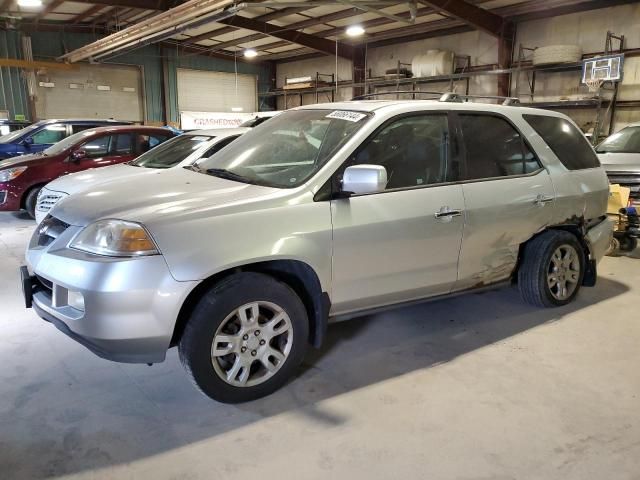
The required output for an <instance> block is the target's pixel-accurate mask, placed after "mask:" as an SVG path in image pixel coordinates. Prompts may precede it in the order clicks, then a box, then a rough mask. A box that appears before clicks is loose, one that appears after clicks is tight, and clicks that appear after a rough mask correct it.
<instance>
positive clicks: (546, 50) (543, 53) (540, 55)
mask: <svg viewBox="0 0 640 480" xmlns="http://www.w3.org/2000/svg"><path fill="white" fill-rule="evenodd" d="M581 59H582V48H580V46H578V45H549V46H547V47H538V48H536V49H535V50H534V52H533V64H534V65H550V64H554V63H576V62H579V61H580V60H581Z"/></svg>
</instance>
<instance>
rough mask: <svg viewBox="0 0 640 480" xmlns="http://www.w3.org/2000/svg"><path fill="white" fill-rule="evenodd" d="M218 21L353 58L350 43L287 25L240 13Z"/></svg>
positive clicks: (320, 50)
mask: <svg viewBox="0 0 640 480" xmlns="http://www.w3.org/2000/svg"><path fill="white" fill-rule="evenodd" d="M219 23H224V24H225V25H230V26H233V27H238V28H244V29H246V30H252V31H254V32H258V33H262V34H265V35H268V36H270V37H274V38H279V39H280V40H284V41H287V42H290V43H297V44H298V45H302V46H304V47H308V48H311V49H313V50H316V51H318V52H322V53H325V54H327V55H336V54H337V55H338V56H339V57H343V58H348V59H349V60H351V59H352V58H353V47H352V46H351V45H347V44H344V43H336V42H333V41H331V40H327V39H325V38H321V37H316V36H314V35H309V34H308V33H302V32H298V31H295V30H288V29H287V28H288V27H281V26H278V25H274V24H272V23H267V22H260V21H258V20H254V19H253V18H247V17H242V16H240V15H236V16H234V17H231V18H227V19H223V20H220V21H219Z"/></svg>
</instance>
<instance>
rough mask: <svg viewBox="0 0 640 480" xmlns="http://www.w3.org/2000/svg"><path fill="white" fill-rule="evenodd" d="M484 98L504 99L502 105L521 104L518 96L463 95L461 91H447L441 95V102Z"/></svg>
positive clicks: (460, 101)
mask: <svg viewBox="0 0 640 480" xmlns="http://www.w3.org/2000/svg"><path fill="white" fill-rule="evenodd" d="M474 98H477V99H483V100H502V105H507V106H509V105H519V104H520V99H519V98H517V97H500V96H497V95H463V94H460V93H454V92H447V93H444V94H443V95H442V96H441V97H440V101H441V102H458V103H462V102H464V101H465V100H469V99H474Z"/></svg>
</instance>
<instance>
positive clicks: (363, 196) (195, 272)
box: [22, 97, 611, 402]
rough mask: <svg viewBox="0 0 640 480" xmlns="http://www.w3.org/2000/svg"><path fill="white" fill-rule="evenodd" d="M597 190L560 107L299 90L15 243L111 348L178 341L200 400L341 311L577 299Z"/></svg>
mask: <svg viewBox="0 0 640 480" xmlns="http://www.w3.org/2000/svg"><path fill="white" fill-rule="evenodd" d="M449 98H450V97H449ZM607 195H608V183H607V177H606V174H605V172H604V170H603V169H602V168H601V167H600V164H599V163H598V159H597V157H596V155H595V153H594V150H593V149H592V147H591V146H590V145H589V144H588V142H587V141H586V139H585V138H584V136H583V135H582V133H580V131H579V130H578V128H577V127H576V126H575V124H574V123H573V122H572V121H571V120H569V119H568V118H567V117H566V116H564V115H562V114H559V113H554V112H547V111H542V110H536V109H529V108H521V107H516V106H501V105H487V104H478V103H456V102H450V101H357V102H345V103H337V104H324V105H312V106H307V107H301V108H298V109H295V110H290V111H287V112H285V113H282V114H281V115H278V116H277V117H274V118H273V119H272V120H270V121H268V122H265V123H264V124H263V125H261V126H260V127H257V128H256V129H254V130H252V131H250V132H249V133H246V134H245V135H243V136H242V137H240V139H238V140H237V141H235V142H233V143H231V144H230V145H228V146H227V147H225V148H224V149H222V150H220V151H219V152H218V153H216V154H215V155H214V156H212V157H211V158H208V159H204V160H202V161H200V162H197V163H196V164H194V165H191V166H188V167H185V168H179V169H167V170H164V171H159V172H157V173H154V174H153V175H145V176H144V177H141V176H139V175H132V176H131V177H126V178H119V179H117V181H113V182H109V183H101V184H100V185H99V188H90V187H89V188H87V189H86V191H80V192H76V193H75V194H74V195H72V196H70V197H67V198H64V199H62V200H61V201H60V202H59V203H58V204H57V205H56V206H55V207H54V208H53V210H52V211H51V214H50V215H49V216H48V217H47V218H46V219H45V220H44V221H43V223H42V224H41V225H40V226H39V227H38V229H37V231H36V232H35V233H34V235H33V238H32V239H31V242H30V244H29V246H28V250H27V253H26V258H27V264H28V266H25V267H22V278H23V287H24V290H25V299H26V304H27V306H31V305H32V306H33V308H34V309H35V310H36V312H37V313H38V315H40V316H41V317H42V318H44V319H45V320H48V321H50V322H51V323H53V324H54V325H55V326H57V327H58V328H59V329H60V330H62V331H63V332H64V333H66V334H67V335H69V336H71V337H72V338H74V339H75V340H77V341H78V342H80V343H82V344H83V345H85V346H86V347H88V348H89V349H90V350H92V351H93V352H94V353H96V354H97V355H99V356H101V357H104V358H107V359H111V360H115V361H120V362H144V363H154V362H161V361H163V360H164V358H165V354H166V352H167V349H168V348H170V347H172V346H177V347H178V350H179V354H180V359H181V361H182V363H183V364H184V366H185V368H186V370H187V371H188V372H189V374H190V375H191V376H192V378H193V380H194V382H195V383H196V385H197V386H198V387H199V388H200V389H201V390H202V391H203V392H204V393H205V394H206V395H208V396H210V397H211V398H213V399H216V400H219V401H222V402H242V401H247V400H251V399H255V398H258V397H261V396H264V395H267V394H269V393H271V392H273V391H274V390H276V389H278V388H279V387H281V386H282V385H284V384H285V382H286V381H287V379H289V378H290V377H291V376H292V375H293V374H294V372H295V371H296V368H297V367H298V366H299V364H300V362H301V361H302V359H303V356H304V354H305V350H306V348H307V346H308V345H309V344H311V345H313V346H315V347H319V346H320V345H321V344H322V341H323V339H324V337H325V332H326V328H327V324H328V323H330V322H333V321H336V320H339V319H345V318H348V317H353V316H356V315H363V314H367V313H370V312H373V311H376V310H378V309H382V308H388V307H389V306H395V305H403V304H406V303H408V302H416V301H422V300H425V299H433V298H441V297H443V296H447V295H450V294H453V293H459V292H463V291H470V290H475V289H479V288H486V287H492V288H493V287H495V286H497V285H500V284H509V283H511V282H515V283H517V285H518V288H519V289H520V291H521V293H522V297H523V298H524V300H525V301H527V302H529V303H531V304H533V305H537V306H540V307H555V306H559V305H565V304H567V303H569V302H571V301H572V300H573V299H574V298H575V296H576V294H577V293H578V290H579V289H580V287H581V285H587V286H592V285H594V284H595V281H596V264H597V262H598V260H600V258H601V257H602V255H603V253H604V251H605V249H606V248H607V247H608V245H609V242H610V237H611V225H610V223H609V222H608V221H606V219H605V210H606V203H607Z"/></svg>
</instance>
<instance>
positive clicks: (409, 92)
mask: <svg viewBox="0 0 640 480" xmlns="http://www.w3.org/2000/svg"><path fill="white" fill-rule="evenodd" d="M443 93H444V92H429V91H426V90H391V91H388V92H377V93H367V94H366V95H358V96H357V97H353V98H352V99H351V100H366V99H367V98H374V97H379V96H382V95H400V94H405V95H431V96H432V97H434V96H435V97H440V96H442V94H443Z"/></svg>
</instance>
